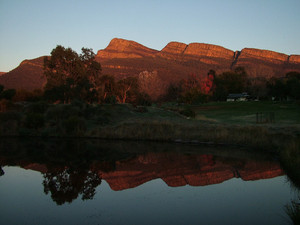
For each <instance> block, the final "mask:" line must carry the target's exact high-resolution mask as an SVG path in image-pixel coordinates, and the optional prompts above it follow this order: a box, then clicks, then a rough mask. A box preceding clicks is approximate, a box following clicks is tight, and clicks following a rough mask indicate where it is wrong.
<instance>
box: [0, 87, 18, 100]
mask: <svg viewBox="0 0 300 225" xmlns="http://www.w3.org/2000/svg"><path fill="white" fill-rule="evenodd" d="M15 95H16V90H15V89H6V90H3V91H2V92H0V99H6V100H12V98H13V97H14V96H15Z"/></svg>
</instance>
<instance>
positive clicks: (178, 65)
mask: <svg viewBox="0 0 300 225" xmlns="http://www.w3.org/2000/svg"><path fill="white" fill-rule="evenodd" d="M96 60H97V61H98V62H100V63H101V65H102V69H103V74H110V75H113V76H115V77H116V79H117V80H118V79H121V78H124V77H127V76H138V77H139V79H140V80H141V83H142V87H143V88H144V89H145V90H146V91H147V92H148V93H149V94H150V95H151V96H152V97H157V96H158V95H160V94H162V93H163V92H164V91H165V89H166V87H167V86H168V85H169V84H170V83H176V82H178V81H180V80H181V79H183V78H186V77H187V76H189V75H191V74H197V75H200V76H203V77H205V76H206V74H207V72H208V71H209V70H210V69H213V70H215V71H216V72H217V74H220V73H222V72H224V71H228V70H232V69H234V68H236V67H238V66H242V67H244V68H245V70H246V71H247V73H248V75H249V76H250V77H266V78H269V77H272V76H275V77H282V76H284V75H285V74H286V73H287V72H289V71H299V72H300V55H290V56H289V55H285V54H282V53H278V52H274V51H269V50H261V49H253V48H244V49H242V50H241V51H232V50H229V49H226V48H224V47H221V46H217V45H211V44H203V43H191V44H184V43H179V42H170V43H169V44H167V45H166V46H165V47H164V48H163V49H162V50H161V51H158V50H155V49H151V48H148V47H146V46H143V45H141V44H139V43H137V42H134V41H129V40H124V39H119V38H115V39H113V40H111V42H110V43H109V45H108V46H107V47H106V48H105V49H103V50H99V51H98V52H97V55H96ZM42 67H43V57H40V58H36V59H32V60H25V61H23V62H22V63H21V64H20V65H19V66H18V67H17V68H16V69H14V70H12V71H10V72H8V73H5V74H4V75H2V76H1V77H0V84H4V85H5V87H9V88H23V89H27V90H32V89H35V88H41V87H42V86H43V85H44V84H45V82H46V80H45V77H44V76H43V68H42Z"/></svg>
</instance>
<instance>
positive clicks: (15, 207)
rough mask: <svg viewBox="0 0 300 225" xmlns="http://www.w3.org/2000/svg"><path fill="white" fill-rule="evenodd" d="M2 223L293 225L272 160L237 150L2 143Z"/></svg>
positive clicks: (285, 189) (288, 192)
mask: <svg viewBox="0 0 300 225" xmlns="http://www.w3.org/2000/svg"><path fill="white" fill-rule="evenodd" d="M0 165H1V171H0V174H1V176H0V199H1V205H0V215H1V216H0V224H30V225H32V224H273V225H274V224H290V220H289V217H288V215H287V213H286V212H285V206H286V205H287V204H289V203H290V202H291V201H292V200H293V199H296V198H297V196H298V190H296V188H295V187H293V186H292V185H291V184H290V182H289V180H288V178H287V177H286V175H285V174H284V172H283V170H282V169H281V167H280V164H279V162H278V159H277V158H276V157H274V156H272V155H269V154H261V153H258V152H256V151H254V150H253V151H250V150H245V149H241V148H237V147H220V146H205V145H203V146H202V145H188V144H166V143H151V142H122V141H99V140H85V139H79V140H72V139H67V140H61V139H53V140H42V139H1V143H0Z"/></svg>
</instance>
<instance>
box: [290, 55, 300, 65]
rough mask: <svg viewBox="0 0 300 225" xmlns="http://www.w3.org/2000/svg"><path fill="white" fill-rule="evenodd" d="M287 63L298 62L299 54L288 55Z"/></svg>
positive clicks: (299, 59) (299, 61)
mask: <svg viewBox="0 0 300 225" xmlns="http://www.w3.org/2000/svg"><path fill="white" fill-rule="evenodd" d="M289 63H293V64H300V55H291V56H290V57H289Z"/></svg>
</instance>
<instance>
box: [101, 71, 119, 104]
mask: <svg viewBox="0 0 300 225" xmlns="http://www.w3.org/2000/svg"><path fill="white" fill-rule="evenodd" d="M99 81H100V85H98V87H99V88H98V90H97V93H98V96H99V98H100V99H101V100H102V101H103V102H107V100H108V99H111V98H113V96H114V95H115V89H116V82H115V78H114V77H113V76H110V75H103V76H101V77H100V79H99Z"/></svg>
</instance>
